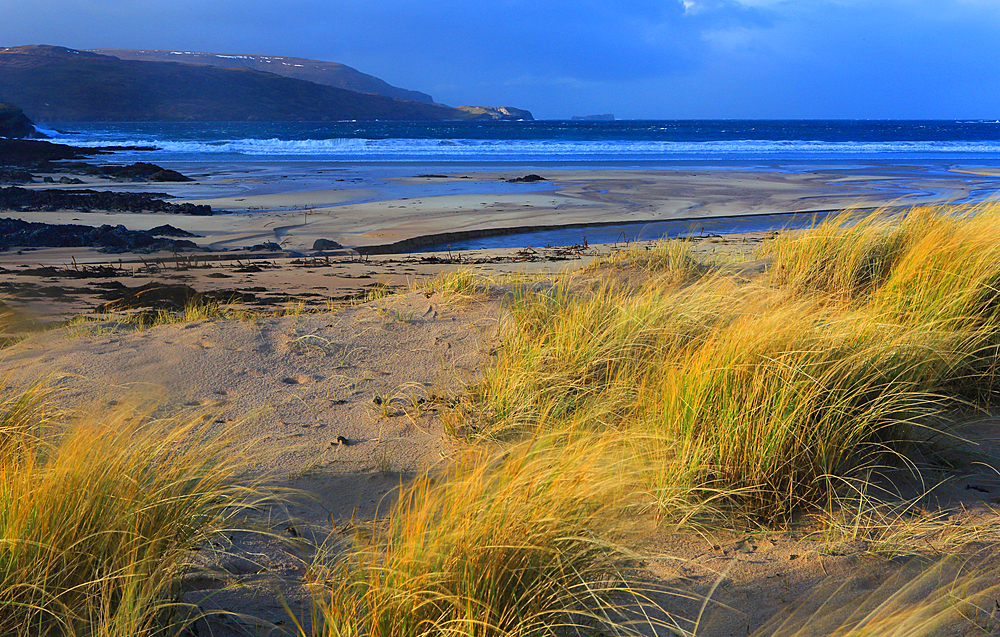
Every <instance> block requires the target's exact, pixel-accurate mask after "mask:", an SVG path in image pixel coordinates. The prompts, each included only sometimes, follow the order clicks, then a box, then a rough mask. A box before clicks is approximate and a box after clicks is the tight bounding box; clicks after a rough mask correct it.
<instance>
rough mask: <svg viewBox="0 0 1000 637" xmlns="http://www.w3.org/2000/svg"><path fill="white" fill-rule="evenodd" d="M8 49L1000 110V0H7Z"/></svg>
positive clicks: (734, 99) (797, 104) (501, 96)
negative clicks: (321, 64) (155, 52)
mask: <svg viewBox="0 0 1000 637" xmlns="http://www.w3.org/2000/svg"><path fill="white" fill-rule="evenodd" d="M3 5H4V6H3V10H2V15H3V19H2V24H0V46H16V45H21V44H53V45H60V46H66V47H70V48H76V49H86V48H151V49H172V50H186V51H203V52H214V53H261V54H270V55H288V56H297V57H306V58H313V59H319V60H329V61H334V62H341V63H344V64H347V65H349V66H352V67H354V68H356V69H358V70H360V71H363V72H365V73H369V74H371V75H375V76H377V77H380V78H382V79H384V80H386V81H387V82H389V83H390V84H394V85H396V86H400V87H403V88H408V89H414V90H419V91H423V92H425V93H430V94H431V95H432V96H433V97H434V98H435V100H437V101H439V102H442V103H445V104H449V105H452V106H457V105H460V104H471V105H484V106H516V107H519V108H526V109H528V110H530V111H531V112H532V113H533V114H534V116H535V117H536V118H537V119H563V118H569V117H571V116H574V115H591V114H600V113H613V114H614V115H615V116H616V117H618V118H619V119H688V118H695V119H712V118H734V119H756V118H763V119H766V118H782V119H783V118H788V119H799V118H802V119H811V118H819V119H823V118H832V119H840V118H844V119H854V118H858V119H869V118H870V119H882V118H884V119H965V118H970V119H991V120H992V119H998V118H1000V0H869V1H863V0H603V1H598V0H572V1H570V0H492V1H491V2H476V1H473V0H283V1H282V2H278V1H277V0H171V1H170V2H163V1H162V0H88V1H87V2H80V1H79V0H3Z"/></svg>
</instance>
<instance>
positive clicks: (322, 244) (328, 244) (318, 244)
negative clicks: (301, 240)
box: [312, 239, 344, 251]
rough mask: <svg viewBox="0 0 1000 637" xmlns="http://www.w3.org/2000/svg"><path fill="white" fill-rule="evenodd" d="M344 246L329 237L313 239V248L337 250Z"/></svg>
mask: <svg viewBox="0 0 1000 637" xmlns="http://www.w3.org/2000/svg"><path fill="white" fill-rule="evenodd" d="M343 247H344V246H342V245H340V244H339V243H337V242H336V241H331V240H329V239H316V240H315V241H313V247H312V249H313V250H317V251H319V250H339V249H341V248H343Z"/></svg>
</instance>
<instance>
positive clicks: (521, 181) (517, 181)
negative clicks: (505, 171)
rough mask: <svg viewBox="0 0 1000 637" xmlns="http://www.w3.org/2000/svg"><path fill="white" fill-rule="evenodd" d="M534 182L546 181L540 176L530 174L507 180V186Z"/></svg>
mask: <svg viewBox="0 0 1000 637" xmlns="http://www.w3.org/2000/svg"><path fill="white" fill-rule="evenodd" d="M536 181H548V180H547V179H545V177H542V176H541V175H536V174H534V173H531V174H530V175H525V176H524V177H514V178H513V179H508V180H507V183H508V184H533V183H535V182H536Z"/></svg>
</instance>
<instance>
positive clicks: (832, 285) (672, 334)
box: [474, 206, 1000, 519]
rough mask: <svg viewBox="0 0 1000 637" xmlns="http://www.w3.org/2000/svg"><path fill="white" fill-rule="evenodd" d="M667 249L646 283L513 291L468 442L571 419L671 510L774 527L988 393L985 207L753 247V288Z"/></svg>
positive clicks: (852, 225) (843, 221)
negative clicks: (958, 405)
mask: <svg viewBox="0 0 1000 637" xmlns="http://www.w3.org/2000/svg"><path fill="white" fill-rule="evenodd" d="M672 250H674V251H670V252H669V258H665V259H662V260H660V261H659V263H660V265H659V266H657V267H655V268H651V267H649V265H648V264H647V263H646V262H645V261H642V260H640V262H639V265H638V267H640V268H641V269H644V270H647V271H651V272H652V274H651V276H649V277H648V278H647V280H646V282H645V283H644V284H642V285H640V286H634V285H633V286H629V287H627V288H625V287H623V286H617V285H615V284H614V281H608V282H607V283H606V284H604V285H601V284H597V285H593V284H591V285H589V286H586V285H576V286H574V285H571V284H566V285H564V286H562V287H560V288H557V289H556V290H555V291H554V292H549V293H547V294H535V295H531V294H525V295H524V296H523V298H521V299H520V300H519V302H518V303H516V304H515V306H514V308H513V311H512V315H511V317H510V319H509V321H508V323H509V325H508V329H507V330H506V337H505V338H504V340H503V342H502V344H501V346H500V347H499V348H498V355H497V357H496V359H495V361H494V364H493V365H492V366H490V367H489V368H488V369H487V370H486V371H485V373H484V377H483V380H482V382H481V383H480V384H479V385H478V386H477V387H476V388H474V393H475V394H476V396H477V398H478V400H479V402H480V404H481V406H482V410H483V412H484V416H485V418H484V420H485V423H486V424H485V425H482V424H480V425H479V429H478V433H479V435H481V436H485V437H489V438H494V439H496V438H501V439H510V438H511V437H519V436H524V435H532V433H533V432H535V431H537V430H539V429H542V430H560V429H564V428H565V427H566V426H567V424H568V423H570V422H572V423H574V425H573V426H576V427H583V428H586V429H589V430H591V431H593V432H594V434H595V435H598V436H606V435H610V436H621V437H623V438H628V439H631V440H636V441H641V443H640V442H636V444H637V445H638V447H641V449H639V448H637V449H636V450H635V451H634V453H636V454H639V455H640V456H641V457H642V458H644V460H650V464H651V466H654V467H657V469H656V470H655V471H654V472H653V473H652V474H651V478H650V482H649V484H648V488H649V491H650V493H651V494H652V495H653V497H654V498H655V499H656V500H657V501H659V502H660V503H661V509H662V511H663V513H664V514H665V515H668V516H673V515H676V514H677V513H678V512H679V513H680V514H681V517H684V515H686V514H685V513H684V512H683V509H680V510H679V511H678V510H672V508H671V507H676V506H677V505H678V503H679V501H683V500H687V501H688V502H689V503H692V502H691V501H692V499H693V500H698V499H699V498H698V497H693V498H692V496H693V495H694V494H698V493H702V494H711V498H712V499H713V500H714V501H716V502H722V501H727V502H728V503H729V504H731V505H735V506H737V507H739V508H740V509H741V510H742V511H743V512H744V513H746V514H749V515H752V516H754V517H758V518H759V517H763V518H765V519H767V518H772V517H774V516H783V515H786V514H787V513H789V512H791V511H793V510H795V509H796V508H800V507H802V506H808V505H813V504H823V503H824V502H829V501H831V499H832V498H833V497H834V493H835V490H836V489H837V488H838V486H839V485H840V484H841V480H843V479H844V478H846V477H848V476H850V475H851V474H852V473H856V472H857V471H858V470H860V469H864V468H870V467H872V466H874V465H877V464H879V463H881V462H884V461H885V459H886V458H887V457H890V456H892V455H893V454H896V453H898V452H899V451H901V450H903V449H905V447H906V446H907V445H908V444H910V443H911V440H912V438H913V436H912V434H911V430H912V427H913V426H914V424H915V423H917V422H919V421H920V419H921V417H923V416H926V415H927V414H929V413H931V412H934V411H936V410H939V409H941V408H942V407H944V406H946V405H948V404H949V401H952V400H959V399H962V400H966V399H983V398H988V397H989V396H990V395H992V393H993V391H994V388H995V380H994V379H995V377H996V374H997V370H996V359H997V356H996V353H997V347H998V345H1000V303H998V296H997V282H998V281H1000V210H998V208H997V207H996V206H986V207H980V208H977V209H974V210H972V211H970V212H967V213H965V214H958V215H956V214H951V211H942V210H919V209H918V210H913V211H911V212H910V213H908V214H906V215H903V216H901V217H898V218H895V219H887V218H885V217H883V216H878V215H873V216H870V217H867V218H862V219H856V218H847V217H844V218H840V219H835V220H833V221H829V222H827V223H825V224H822V225H821V226H819V227H817V228H815V229H813V230H810V231H805V232H802V233H797V234H794V235H788V236H786V237H783V238H779V239H778V240H776V241H775V242H773V243H768V244H765V246H764V247H763V248H762V253H763V254H764V255H765V256H770V257H771V258H772V259H773V263H772V264H771V266H770V270H769V274H766V275H764V277H763V278H762V279H760V280H758V281H756V282H751V283H745V282H738V281H735V280H733V279H732V278H731V277H728V276H726V275H725V274H724V272H713V271H710V270H709V269H707V268H706V269H705V270H704V271H703V272H702V274H701V275H700V277H692V273H695V272H697V271H698V269H697V268H693V267H692V266H691V265H690V263H689V261H688V260H687V259H686V258H684V257H683V255H679V254H677V253H676V252H675V249H672ZM642 256H643V255H641V254H637V256H636V257H635V258H637V259H638V258H640V257H642ZM623 264H627V261H622V262H621V263H619V265H623ZM678 494H681V496H678ZM679 497H680V500H679V499H678V498H679ZM667 503H669V504H670V506H667Z"/></svg>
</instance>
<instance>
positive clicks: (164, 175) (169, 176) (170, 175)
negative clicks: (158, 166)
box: [149, 169, 192, 181]
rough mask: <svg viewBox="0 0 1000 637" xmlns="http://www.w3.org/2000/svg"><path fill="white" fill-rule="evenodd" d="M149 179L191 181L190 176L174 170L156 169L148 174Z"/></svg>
mask: <svg viewBox="0 0 1000 637" xmlns="http://www.w3.org/2000/svg"><path fill="white" fill-rule="evenodd" d="M149 180H150V181H192V179H191V178H190V177H185V176H184V175H182V174H180V173H179V172H177V171H176V170H166V169H164V170H158V171H156V172H155V173H153V174H152V175H150V176H149Z"/></svg>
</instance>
